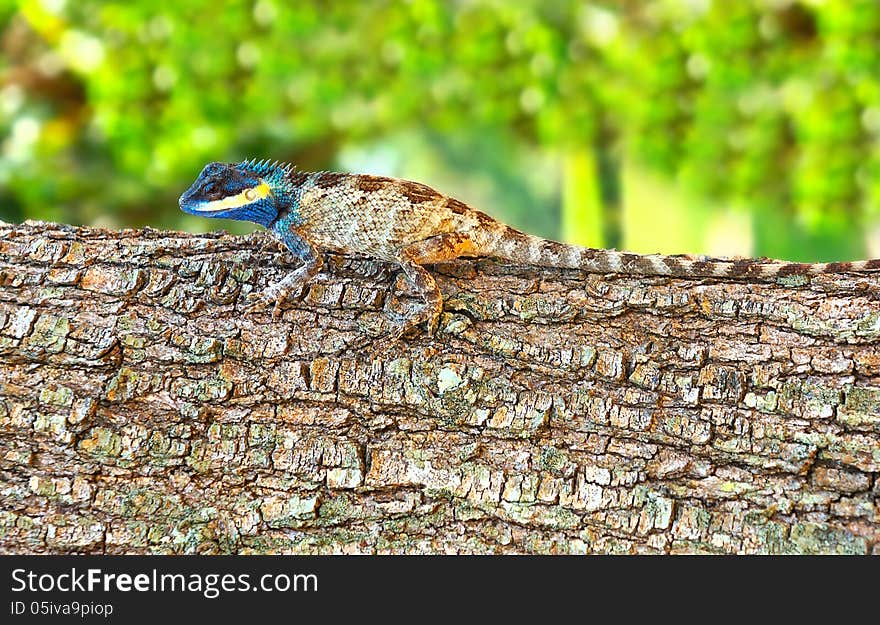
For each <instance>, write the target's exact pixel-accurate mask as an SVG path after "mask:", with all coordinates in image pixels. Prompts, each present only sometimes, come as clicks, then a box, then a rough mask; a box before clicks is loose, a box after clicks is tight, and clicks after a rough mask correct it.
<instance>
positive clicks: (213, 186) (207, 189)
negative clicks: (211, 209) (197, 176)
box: [202, 182, 217, 193]
mask: <svg viewBox="0 0 880 625" xmlns="http://www.w3.org/2000/svg"><path fill="white" fill-rule="evenodd" d="M216 190H217V185H216V184H214V183H213V182H208V183H205V186H203V187H202V193H213V192H214V191H216Z"/></svg>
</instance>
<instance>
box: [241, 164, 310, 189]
mask: <svg viewBox="0 0 880 625" xmlns="http://www.w3.org/2000/svg"><path fill="white" fill-rule="evenodd" d="M239 167H245V168H247V169H248V170H250V171H251V172H252V173H253V174H255V175H257V176H259V177H260V178H262V179H263V180H265V181H266V182H268V183H269V184H270V185H271V186H272V190H273V191H274V192H275V194H276V195H277V194H279V193H280V194H287V193H293V191H294V185H293V181H292V176H291V174H292V173H293V172H294V171H296V167H295V166H294V165H291V164H290V163H282V162H280V161H270V160H269V159H267V158H265V159H263V160H260V161H258V160H257V159H255V158H252V159H249V160H245V161H242V162H241V163H239Z"/></svg>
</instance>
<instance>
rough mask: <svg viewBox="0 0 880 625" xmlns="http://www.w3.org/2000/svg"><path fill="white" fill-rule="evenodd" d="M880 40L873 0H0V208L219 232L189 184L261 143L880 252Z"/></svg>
mask: <svg viewBox="0 0 880 625" xmlns="http://www.w3.org/2000/svg"><path fill="white" fill-rule="evenodd" d="M878 40H880V3H878V2H876V0H853V1H850V2H830V1H826V2H822V1H820V0H811V1H807V0H801V1H799V2H796V1H793V0H743V1H738V2H722V1H721V0H714V1H712V0H648V1H638V2H636V1H618V2H610V1H607V2H575V1H570V0H569V1H566V0H558V1H553V2H542V1H539V0H531V1H525V0H524V1H520V2H506V1H504V0H468V1H466V0H459V1H452V0H447V1H441V0H410V1H406V2H391V1H389V2H355V1H351V2H346V1H338V2H327V1H322V0H299V1H297V2H282V1H280V0H257V1H255V2H224V1H222V0H214V1H212V2H208V1H207V0H191V1H184V0H181V1H180V2H177V3H168V4H160V3H154V2H146V1H143V0H132V1H129V2H124V3H115V2H89V1H83V0H78V1H76V2H74V1H72V0H68V1H67V2H65V1H64V0H22V1H20V2H11V3H10V2H9V0H0V53H2V57H0V59H2V60H0V140H2V145H0V218H2V219H5V220H21V219H25V218H40V219H51V220H58V221H66V222H72V223H95V224H101V225H111V226H123V225H138V226H139V225H153V226H156V227H161V226H166V227H185V228H189V229H209V228H212V227H213V226H214V223H213V222H207V221H206V220H205V221H202V220H195V219H193V218H191V217H189V216H186V215H183V214H182V213H180V212H179V211H178V209H177V203H176V199H177V196H178V195H179V193H180V192H181V190H183V189H184V188H185V187H186V186H188V185H189V183H190V182H191V181H192V179H193V178H194V177H195V175H196V174H197V173H198V171H199V170H200V168H201V166H202V165H203V164H204V163H205V162H207V161H210V160H230V161H232V160H240V159H244V158H247V157H252V156H256V157H271V158H273V159H276V158H277V159H282V160H289V161H291V162H293V163H295V164H297V165H298V166H299V167H301V168H303V169H332V168H336V169H350V170H355V169H356V170H361V171H372V172H374V173H384V174H390V175H398V176H404V177H409V178H417V179H419V180H422V181H424V182H427V183H429V184H432V185H434V186H436V187H438V188H440V189H441V190H443V191H445V192H448V193H451V194H453V195H456V196H458V197H460V198H461V199H464V200H466V201H469V202H470V203H472V204H474V205H476V206H478V207H480V208H483V209H484V210H486V211H488V212H491V213H494V214H496V215H498V216H500V217H501V218H503V219H505V220H507V221H509V222H511V223H514V224H515V225H518V226H521V227H523V228H525V229H528V230H531V231H533V232H537V233H541V234H544V235H546V236H552V237H557V238H559V237H562V238H566V239H569V240H574V241H577V242H581V243H585V244H589V245H596V246H617V247H621V246H622V247H627V248H630V249H634V250H637V251H643V252H653V251H664V252H683V251H690V252H714V253H741V254H749V253H754V254H761V255H771V256H778V257H785V258H790V259H795V260H831V259H843V258H855V257H860V256H864V255H865V254H866V253H869V252H872V253H874V254H878V253H880V244H877V243H876V242H875V241H874V240H873V239H872V236H873V237H874V238H877V237H878V236H880V235H878V234H877V232H878V223H880V175H878V174H880V150H878V135H880V49H878V46H877V45H876V42H877V41H878ZM235 227H236V228H240V227H241V226H240V225H238V226H235ZM244 229H245V230H247V229H248V228H247V227H244Z"/></svg>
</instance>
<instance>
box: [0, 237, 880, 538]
mask: <svg viewBox="0 0 880 625" xmlns="http://www.w3.org/2000/svg"><path fill="white" fill-rule="evenodd" d="M263 242H264V238H263V235H261V234H255V235H251V236H247V237H233V236H227V235H222V234H208V235H192V234H184V233H177V232H158V231H155V230H140V231H133V230H129V231H119V232H114V231H106V230H97V229H87V228H74V227H70V226H60V225H56V224H45V223H36V222H34V223H27V224H24V225H9V224H0V474H2V478H0V489H2V490H0V501H2V505H0V551H2V552H4V553H31V552H39V553H44V552H45V553H193V552H196V553H388V552H391V553H855V554H864V553H880V506H878V503H877V501H878V495H880V480H878V473H880V302H878V287H880V277H877V276H870V275H834V276H820V277H816V278H812V279H810V280H802V279H801V280H797V279H788V280H784V281H780V282H777V283H747V282H741V281H740V282H731V281H723V280H708V279H701V280H682V279H668V278H635V277H625V276H600V275H585V274H581V273H579V272H576V271H568V270H549V269H537V268H534V267H526V266H511V265H505V264H502V263H498V262H495V261H492V260H486V259H483V260H460V261H457V262H454V263H448V264H444V265H442V266H437V267H434V268H433V271H434V274H435V275H436V276H437V278H438V283H439V285H440V288H441V290H442V291H443V293H444V299H445V302H444V314H443V317H442V320H441V324H440V328H439V331H438V333H437V335H436V336H434V337H428V336H427V335H426V334H425V333H424V332H423V331H420V332H415V333H412V334H410V335H408V336H407V337H405V338H404V340H402V341H400V342H399V343H396V344H393V345H388V344H387V342H384V341H383V340H382V338H381V337H382V334H383V332H384V331H386V330H387V329H388V319H390V318H392V317H393V315H395V314H400V313H405V311H406V310H407V309H408V307H410V306H413V305H417V304H418V301H417V300H416V299H414V298H413V294H412V293H411V292H409V291H408V289H407V286H406V283H405V282H404V281H403V280H402V279H401V277H400V276H399V272H397V271H396V270H395V268H394V267H393V266H389V265H387V264H384V263H380V262H376V261H373V260H370V259H364V258H354V257H346V256H334V255H328V256H327V261H328V262H327V263H326V264H325V268H324V270H323V272H322V273H321V274H320V275H319V277H318V278H317V280H316V281H315V282H314V283H312V284H311V285H309V286H308V287H306V288H305V289H304V290H303V292H302V293H300V294H298V295H297V296H296V297H294V298H292V301H291V302H290V303H289V304H288V305H287V306H286V307H285V312H284V315H283V317H282V318H281V319H279V320H273V319H271V317H270V316H269V315H268V314H249V315H244V314H242V312H241V311H242V308H243V305H244V303H245V297H246V295H247V294H248V293H249V292H251V291H253V290H255V289H261V288H264V287H265V285H266V284H267V283H269V282H270V281H272V280H276V279H278V278H279V277H280V276H281V275H283V274H284V273H285V272H286V271H289V270H290V269H291V268H292V267H294V266H295V261H292V260H291V259H288V258H287V257H286V256H285V255H283V254H282V253H281V252H280V251H278V250H275V249H274V248H271V247H270V248H269V249H266V250H261V249H260V247H261V245H262V244H263Z"/></svg>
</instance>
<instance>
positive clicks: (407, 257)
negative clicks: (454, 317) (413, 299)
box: [389, 232, 476, 341]
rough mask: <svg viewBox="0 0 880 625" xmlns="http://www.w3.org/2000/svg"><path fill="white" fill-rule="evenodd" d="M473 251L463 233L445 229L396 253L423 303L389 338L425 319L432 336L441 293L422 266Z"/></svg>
mask: <svg viewBox="0 0 880 625" xmlns="http://www.w3.org/2000/svg"><path fill="white" fill-rule="evenodd" d="M475 251H476V250H475V247H474V244H473V241H471V239H470V238H469V237H468V236H467V235H466V234H462V233H459V232H448V233H445V234H440V235H437V236H434V237H431V238H429V239H425V240H423V241H418V242H416V243H413V244H412V245H409V246H408V247H405V248H403V249H401V250H400V251H399V252H398V254H397V262H398V263H400V267H401V268H402V269H403V271H404V273H405V274H406V277H407V279H408V280H409V282H410V284H412V286H413V287H415V288H416V290H417V291H418V292H419V294H420V295H421V296H422V297H423V298H424V300H425V305H424V306H423V307H422V309H421V310H419V311H417V312H416V313H414V314H412V315H411V316H410V317H409V318H407V319H406V320H405V321H404V322H403V324H402V325H401V326H400V327H399V328H397V329H396V330H395V331H393V332H392V333H391V336H390V337H389V338H390V340H391V341H395V340H397V339H398V338H400V336H401V335H402V334H404V333H405V332H406V331H407V330H409V329H410V328H412V327H415V326H417V325H419V324H420V323H422V322H423V321H427V322H428V336H432V335H433V334H434V331H435V330H436V329H437V323H438V322H439V321H440V313H442V312H443V295H442V294H441V293H440V289H439V288H438V287H437V282H436V281H435V280H434V277H433V276H432V275H431V274H430V273H429V272H428V270H427V269H425V268H424V267H422V265H424V264H431V263H440V262H444V261H447V260H453V259H455V258H458V257H459V256H467V255H468V254H473V253H475Z"/></svg>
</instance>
